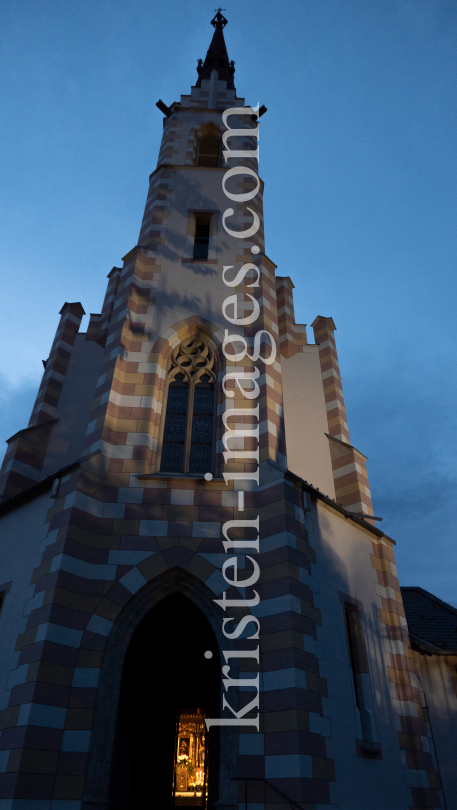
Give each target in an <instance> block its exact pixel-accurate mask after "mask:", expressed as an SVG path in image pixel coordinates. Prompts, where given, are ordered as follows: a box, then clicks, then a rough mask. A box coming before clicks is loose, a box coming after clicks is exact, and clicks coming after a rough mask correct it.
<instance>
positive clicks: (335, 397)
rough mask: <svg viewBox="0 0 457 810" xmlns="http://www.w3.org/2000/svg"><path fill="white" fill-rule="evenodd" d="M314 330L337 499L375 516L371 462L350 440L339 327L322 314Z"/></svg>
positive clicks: (345, 505)
mask: <svg viewBox="0 0 457 810" xmlns="http://www.w3.org/2000/svg"><path fill="white" fill-rule="evenodd" d="M312 327H313V330H314V339H315V341H316V343H317V344H318V346H319V358H320V363H321V373H322V383H323V386H324V396H325V403H326V408H327V422H328V438H329V443H330V455H331V459H332V468H333V478H334V480H335V493H336V500H337V503H339V504H340V506H344V508H345V509H348V510H349V511H350V512H355V513H364V514H366V515H373V514H374V511H373V504H372V501H371V493H370V485H369V482H368V473H367V468H366V461H367V459H366V456H364V455H363V454H362V453H360V452H359V451H358V450H356V448H355V447H353V446H352V445H351V444H350V439H349V429H348V425H347V421H346V419H347V417H346V408H345V405H344V396H343V389H342V384H341V376H340V369H339V365H338V355H337V352H336V345H335V335H334V332H335V329H336V326H335V324H334V322H333V319H332V318H323V317H322V316H321V315H319V316H318V317H317V318H316V319H315V320H314V321H313V323H312Z"/></svg>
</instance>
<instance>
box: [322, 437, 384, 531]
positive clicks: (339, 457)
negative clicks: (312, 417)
mask: <svg viewBox="0 0 457 810" xmlns="http://www.w3.org/2000/svg"><path fill="white" fill-rule="evenodd" d="M327 435H328V440H329V443H330V456H331V459H332V469H333V478H334V481H335V495H336V501H337V503H338V504H339V505H340V506H344V508H345V509H348V511H349V512H355V513H357V514H360V513H363V514H365V515H374V512H373V504H372V502H371V493H370V485H369V482H368V473H367V467H366V461H367V459H366V456H364V455H362V453H360V452H359V451H358V450H356V448H355V447H353V446H352V445H351V444H346V443H345V442H342V441H340V440H339V439H335V437H334V436H330V435H329V434H327Z"/></svg>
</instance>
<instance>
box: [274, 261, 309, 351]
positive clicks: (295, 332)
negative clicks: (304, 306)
mask: <svg viewBox="0 0 457 810" xmlns="http://www.w3.org/2000/svg"><path fill="white" fill-rule="evenodd" d="M293 289H294V285H293V283H292V280H291V279H290V278H289V276H276V299H277V307H278V327H279V348H280V350H281V354H282V355H283V357H293V355H294V354H297V352H300V351H303V346H306V344H307V339H306V324H303V323H300V324H296V323H295V314H294V297H293V293H292V290H293Z"/></svg>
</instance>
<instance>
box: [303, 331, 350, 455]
mask: <svg viewBox="0 0 457 810" xmlns="http://www.w3.org/2000/svg"><path fill="white" fill-rule="evenodd" d="M311 326H312V328H313V330H314V340H315V342H316V343H317V345H318V346H319V358H320V363H321V373H322V382H323V385H324V394H325V402H326V407H327V420H328V432H329V434H330V436H335V438H336V439H340V440H341V441H343V442H347V443H348V444H349V442H350V438H349V429H348V425H347V421H346V408H345V406H344V396H343V389H342V386H341V375H340V368H339V365H338V355H337V353H336V345H335V335H334V332H335V329H336V326H335V324H334V323H333V319H332V318H323V317H322V316H321V315H318V317H317V318H316V319H315V320H314V321H313V323H312V324H311Z"/></svg>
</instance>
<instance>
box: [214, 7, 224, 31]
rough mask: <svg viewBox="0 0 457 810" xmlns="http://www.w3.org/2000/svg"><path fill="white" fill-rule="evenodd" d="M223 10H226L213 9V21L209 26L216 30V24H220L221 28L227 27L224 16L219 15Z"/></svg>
mask: <svg viewBox="0 0 457 810" xmlns="http://www.w3.org/2000/svg"><path fill="white" fill-rule="evenodd" d="M225 10H226V9H225V8H215V9H214V11H215V12H216V14H215V16H214V17H213V19H212V20H211V25H214V27H215V28H216V26H217V24H218V23H220V24H221V25H222V28H225V26H226V25H227V22H228V21H227V20H226V19H225V17H224V15H223V14H221V12H222V11H225Z"/></svg>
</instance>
